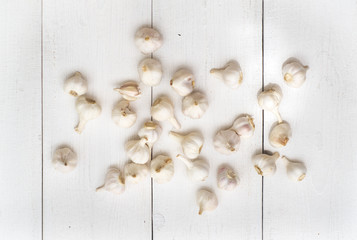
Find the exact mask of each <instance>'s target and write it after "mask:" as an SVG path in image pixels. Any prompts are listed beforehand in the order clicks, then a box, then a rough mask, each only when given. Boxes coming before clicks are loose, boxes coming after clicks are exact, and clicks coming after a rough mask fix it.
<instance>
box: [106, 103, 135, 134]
mask: <svg viewBox="0 0 357 240" xmlns="http://www.w3.org/2000/svg"><path fill="white" fill-rule="evenodd" d="M112 120H113V122H114V123H115V124H116V125H117V126H119V127H122V128H130V127H131V126H133V125H134V123H135V122H136V113H135V112H134V111H132V110H131V109H130V103H129V101H128V100H124V99H123V100H120V101H119V102H118V103H117V104H115V106H114V108H113V110H112Z"/></svg>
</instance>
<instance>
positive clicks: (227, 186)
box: [217, 166, 239, 191]
mask: <svg viewBox="0 0 357 240" xmlns="http://www.w3.org/2000/svg"><path fill="white" fill-rule="evenodd" d="M238 184H239V178H238V176H237V175H236V174H235V172H234V171H233V169H232V168H230V167H228V166H222V167H220V168H219V169H218V172H217V186H218V188H220V189H223V190H226V191H232V190H233V189H235V188H236V187H237V185H238Z"/></svg>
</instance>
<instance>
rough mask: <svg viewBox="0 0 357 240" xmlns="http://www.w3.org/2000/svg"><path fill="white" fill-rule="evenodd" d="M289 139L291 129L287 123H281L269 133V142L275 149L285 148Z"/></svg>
mask: <svg viewBox="0 0 357 240" xmlns="http://www.w3.org/2000/svg"><path fill="white" fill-rule="evenodd" d="M290 138H291V128H290V125H289V123H287V122H281V123H278V124H277V125H276V126H274V127H272V129H271V130H270V133H269V142H270V145H272V146H273V147H275V148H281V147H284V146H286V144H287V143H288V141H289V139H290Z"/></svg>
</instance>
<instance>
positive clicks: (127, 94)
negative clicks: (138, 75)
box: [114, 81, 141, 101]
mask: <svg viewBox="0 0 357 240" xmlns="http://www.w3.org/2000/svg"><path fill="white" fill-rule="evenodd" d="M114 90H115V91H117V92H119V93H120V94H121V95H122V96H123V98H124V99H126V100H128V101H135V100H137V99H138V98H140V97H141V91H140V88H139V85H138V83H137V82H135V81H127V82H125V83H123V85H121V86H120V87H119V88H114Z"/></svg>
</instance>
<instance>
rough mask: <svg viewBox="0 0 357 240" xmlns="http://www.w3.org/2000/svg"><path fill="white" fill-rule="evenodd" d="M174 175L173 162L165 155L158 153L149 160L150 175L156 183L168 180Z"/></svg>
mask: <svg viewBox="0 0 357 240" xmlns="http://www.w3.org/2000/svg"><path fill="white" fill-rule="evenodd" d="M173 176H174V163H173V161H172V159H171V158H170V157H168V156H165V155H158V156H156V157H155V158H154V159H152V160H151V177H152V178H153V179H154V181H155V182H156V183H159V184H162V183H167V182H169V181H170V180H171V179H172V177H173Z"/></svg>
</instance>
